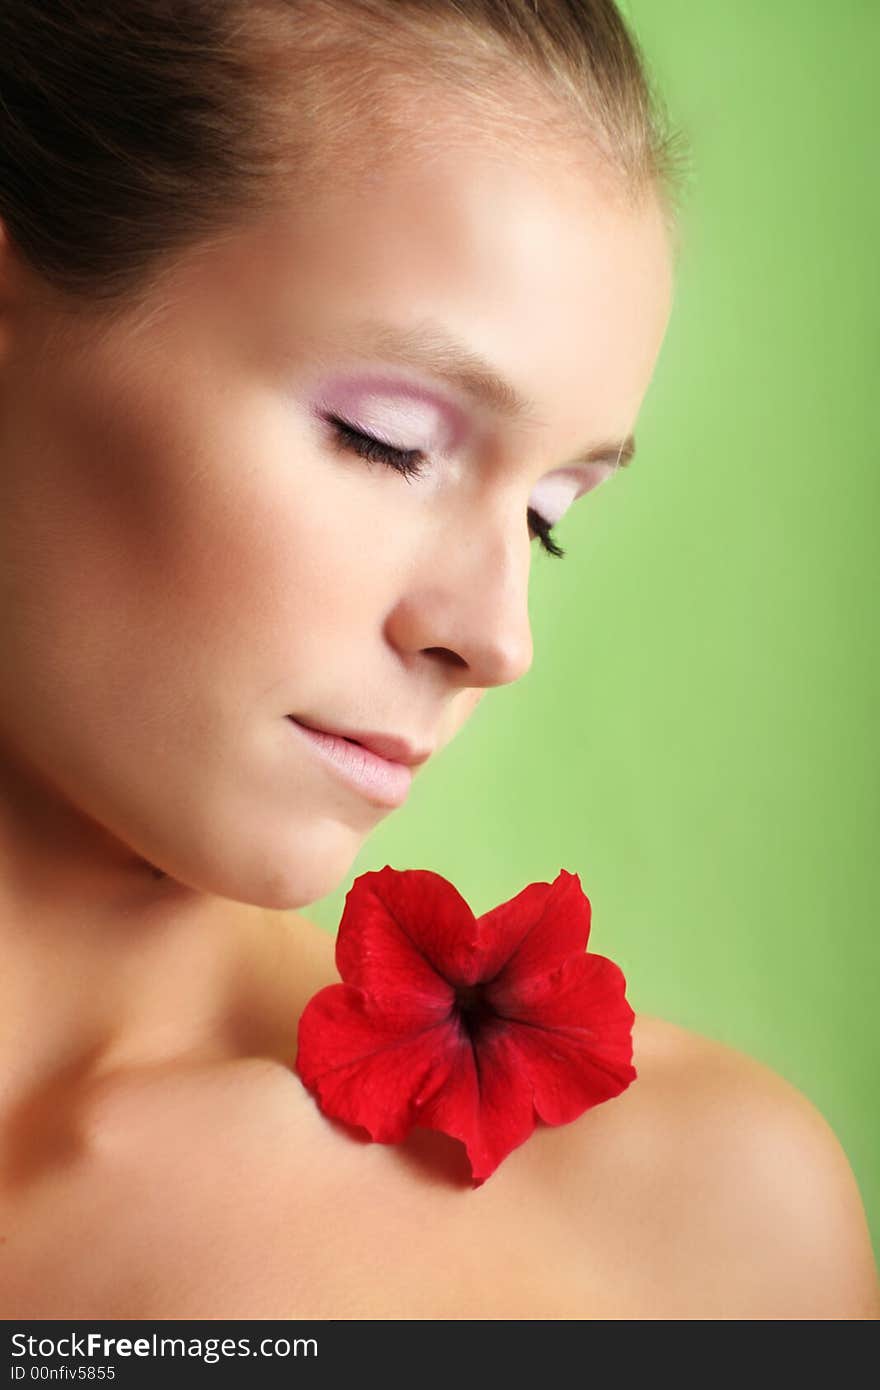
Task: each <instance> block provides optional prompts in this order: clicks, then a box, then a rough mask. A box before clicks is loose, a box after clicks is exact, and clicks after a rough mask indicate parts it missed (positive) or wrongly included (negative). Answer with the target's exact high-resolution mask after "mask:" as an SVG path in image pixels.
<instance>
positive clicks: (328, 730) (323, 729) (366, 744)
mask: <svg viewBox="0 0 880 1390" xmlns="http://www.w3.org/2000/svg"><path fill="white" fill-rule="evenodd" d="M287 717H288V719H292V720H293V721H294V723H296V724H299V725H300V726H301V727H302V728H305V729H311V730H312V731H313V732H315V733H319V734H327V735H329V736H330V737H332V738H338V739H342V740H343V742H345V743H350V744H353V745H354V746H355V747H356V748H365V749H366V750H367V751H368V752H369V753H374V754H375V755H376V757H378V758H382V759H383V760H384V761H385V762H390V763H403V764H404V765H405V766H406V767H419V766H420V765H421V764H422V763H424V762H427V760H428V758H430V756H431V753H432V752H433V749H432V748H418V747H416V745H415V744H413V743H411V742H410V741H409V740H408V739H405V738H400V737H399V736H398V735H397V734H383V733H373V732H367V731H366V730H364V729H339V728H334V727H333V726H332V725H327V724H316V723H313V722H312V721H311V720H310V719H303V718H301V717H300V716H299V715H296V714H289V715H288V716H287Z"/></svg>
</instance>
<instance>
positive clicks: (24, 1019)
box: [0, 775, 299, 1114]
mask: <svg viewBox="0 0 880 1390" xmlns="http://www.w3.org/2000/svg"><path fill="white" fill-rule="evenodd" d="M298 936H299V933H298V930H297V923H296V914H295V913H293V912H290V913H274V912H270V911H267V910H266V909H263V908H259V907H254V906H252V905H249V904H243V903H238V902H232V901H230V900H228V899H224V898H219V897H216V896H213V895H210V894H205V893H200V892H195V891H193V890H192V889H190V888H187V887H185V886H183V885H181V884H180V883H177V882H175V881H174V880H173V879H170V878H168V877H166V876H164V875H161V874H160V873H159V872H158V871H157V870H156V869H155V868H154V866H152V865H150V864H148V863H146V862H145V861H144V860H143V859H141V858H139V857H138V856H136V855H134V854H133V853H132V852H131V851H130V850H127V849H126V848H125V847H124V846H121V845H120V844H119V843H118V842H116V841H114V840H113V839H112V837H110V836H109V834H108V833H107V832H106V831H105V830H104V829H103V827H100V826H98V825H96V824H94V823H88V822H87V821H86V820H85V819H84V818H83V817H82V816H81V815H80V814H79V813H78V812H75V811H74V810H73V809H72V808H67V809H65V808H64V807H63V806H62V805H60V804H59V802H58V801H57V800H55V801H52V800H50V799H49V798H48V797H40V796H38V795H36V794H34V792H33V789H32V788H31V787H26V786H25V784H24V783H23V782H20V781H18V782H16V781H15V780H14V779H13V778H12V777H6V776H5V775H4V776H3V777H2V778H0V952H2V961H3V972H2V979H0V1108H2V1111H3V1112H4V1113H7V1114H8V1113H9V1112H11V1111H14V1110H15V1109H16V1108H17V1107H19V1106H21V1105H23V1104H24V1105H26V1104H27V1101H28V1098H29V1097H30V1098H33V1097H36V1096H38V1095H40V1094H41V1093H46V1092H47V1091H48V1090H50V1089H51V1088H52V1085H53V1082H57V1081H58V1080H59V1078H61V1077H62V1076H65V1075H67V1076H70V1075H76V1077H77V1078H78V1079H79V1080H80V1081H83V1082H88V1081H94V1080H97V1079H99V1078H100V1077H102V1076H104V1075H106V1074H108V1073H117V1072H126V1071H135V1070H137V1069H139V1068H142V1067H149V1066H154V1065H156V1064H157V1063H175V1062H179V1063H181V1064H182V1063H183V1062H185V1061H187V1060H193V1061H204V1060H221V1059H224V1060H225V1059H234V1058H236V1057H241V1056H250V1055H278V1050H279V1048H282V1049H283V1048H286V1049H287V1051H288V1052H290V1053H291V1054H292V1052H293V1050H294V1046H295V1032H296V1020H295V1018H293V1017H292V1016H291V1014H290V1011H289V1009H288V1010H287V1011H285V1010H284V1009H283V1007H281V1005H280V1000H281V990H282V987H283V988H287V989H288V993H289V982H290V980H291V978H294V979H295V978H296V970H297V966H296V951H297V945H298ZM282 956H283V958H284V969H283V970H279V965H280V962H281V958H282ZM279 982H281V983H279ZM276 1003H278V1005H279V1007H277V1008H276V1007H274V1005H275V1004H276ZM273 1010H274V1011H273ZM285 1026H286V1027H287V1033H288V1034H289V1035H290V1036H289V1038H288V1037H287V1035H286V1034H284V1033H283V1029H284V1027H285ZM279 1029H281V1032H280V1033H279V1031H278V1030H279Z"/></svg>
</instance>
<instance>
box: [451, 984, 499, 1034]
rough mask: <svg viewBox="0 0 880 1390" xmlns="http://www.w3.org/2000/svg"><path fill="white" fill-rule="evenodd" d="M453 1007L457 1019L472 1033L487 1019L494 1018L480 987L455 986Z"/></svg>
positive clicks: (493, 1013) (492, 1010) (493, 1012)
mask: <svg viewBox="0 0 880 1390" xmlns="http://www.w3.org/2000/svg"><path fill="white" fill-rule="evenodd" d="M455 1007H456V1011H457V1013H458V1016H459V1018H460V1019H461V1021H462V1023H463V1024H464V1026H465V1028H467V1030H468V1032H470V1033H473V1032H474V1031H475V1030H476V1029H478V1028H479V1027H480V1025H481V1024H482V1023H485V1022H486V1020H487V1019H490V1018H494V1017H495V1010H494V1009H493V1008H492V1006H491V1004H490V1003H489V1002H488V1000H487V999H486V996H485V992H484V987H483V986H482V985H479V984H478V985H456V987H455Z"/></svg>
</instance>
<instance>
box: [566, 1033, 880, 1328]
mask: <svg viewBox="0 0 880 1390" xmlns="http://www.w3.org/2000/svg"><path fill="white" fill-rule="evenodd" d="M633 1052H634V1064H635V1067H636V1070H637V1073H638V1077H637V1080H636V1081H635V1082H634V1083H633V1084H632V1085H631V1086H630V1087H629V1089H628V1090H627V1091H626V1092H625V1093H624V1094H623V1095H622V1096H620V1097H618V1098H617V1099H616V1100H615V1101H614V1102H612V1103H611V1105H610V1106H600V1107H597V1114H598V1112H599V1111H601V1110H607V1112H608V1120H609V1121H610V1120H611V1119H612V1115H613V1112H614V1111H615V1109H616V1110H617V1113H616V1116H614V1124H613V1125H611V1126H610V1127H611V1129H612V1130H613V1129H614V1128H619V1129H620V1130H621V1131H624V1130H626V1129H628V1130H629V1135H628V1139H629V1141H632V1140H633V1138H635V1137H637V1138H639V1139H641V1141H642V1145H643V1148H642V1152H644V1153H646V1154H648V1158H647V1161H646V1166H645V1169H644V1171H642V1170H641V1168H640V1166H639V1165H640V1160H639V1159H636V1160H634V1161H633V1172H632V1177H633V1186H632V1187H631V1188H630V1193H631V1194H632V1193H633V1192H646V1193H652V1194H653V1201H652V1205H651V1208H650V1212H648V1211H643V1212H642V1213H641V1216H642V1218H643V1225H644V1222H647V1225H646V1226H644V1229H647V1230H649V1231H651V1232H652V1239H653V1240H654V1242H655V1243H656V1242H666V1243H665V1245H663V1247H662V1248H663V1249H664V1252H665V1259H666V1261H667V1271H666V1274H667V1287H677V1288H678V1289H680V1291H681V1300H682V1309H681V1313H680V1315H681V1316H684V1317H690V1316H700V1313H699V1312H695V1311H693V1310H694V1309H696V1308H705V1309H706V1312H705V1316H714V1317H733V1318H773V1319H788V1318H797V1319H800V1318H811V1319H874V1318H877V1317H878V1316H880V1289H878V1282H877V1272H876V1268H875V1264H874V1258H873V1252H872V1249H871V1243H870V1237H869V1234H868V1228H867V1222H866V1220H865V1213H864V1207H863V1205H862V1201H861V1197H860V1194H859V1191H858V1187H857V1185H856V1181H855V1178H854V1175H853V1173H852V1169H851V1167H850V1164H849V1161H848V1159H847V1157H846V1154H845V1152H844V1150H843V1148H842V1146H841V1144H840V1142H839V1140H838V1139H837V1137H836V1135H835V1134H834V1132H833V1130H832V1129H831V1127H830V1125H829V1124H828V1122H827V1121H826V1120H825V1118H824V1116H823V1115H822V1114H821V1113H820V1111H819V1110H818V1109H817V1108H816V1107H815V1106H814V1105H813V1103H812V1102H811V1101H809V1100H808V1099H807V1097H806V1096H804V1095H803V1094H802V1092H800V1091H799V1090H797V1088H796V1087H794V1086H793V1085H791V1083H789V1082H788V1081H786V1080H785V1079H784V1078H783V1077H782V1076H780V1075H779V1074H777V1073H776V1072H774V1071H773V1070H771V1069H770V1068H769V1067H767V1066H765V1065H764V1064H763V1063H761V1062H759V1061H758V1060H757V1059H755V1058H753V1057H750V1056H748V1055H747V1054H746V1053H744V1052H741V1051H739V1050H737V1049H736V1048H733V1047H730V1046H728V1045H726V1044H724V1043H721V1042H718V1041H716V1040H714V1039H711V1038H707V1037H704V1036H702V1035H700V1034H698V1033H694V1032H691V1031H689V1030H688V1029H685V1028H681V1027H679V1026H677V1025H675V1024H672V1023H667V1022H665V1021H664V1020H662V1019H657V1018H652V1017H648V1016H645V1015H638V1016H637V1018H636V1023H635V1025H634V1028H633ZM589 1113H592V1112H589ZM616 1141H617V1144H618V1145H620V1144H621V1143H622V1142H623V1133H619V1134H618V1135H617V1136H616ZM617 1152H618V1154H619V1153H620V1148H619V1147H618V1149H617ZM636 1205H637V1206H638V1203H636ZM657 1248H660V1247H659V1246H657ZM676 1276H677V1279H676ZM670 1280H671V1282H669V1281H670ZM689 1301H690V1308H691V1311H687V1308H686V1307H685V1306H684V1305H685V1304H687V1303H688V1302H689ZM713 1310H714V1311H713ZM659 1315H660V1316H669V1315H671V1316H676V1315H677V1314H675V1313H672V1314H664V1313H660V1314H659Z"/></svg>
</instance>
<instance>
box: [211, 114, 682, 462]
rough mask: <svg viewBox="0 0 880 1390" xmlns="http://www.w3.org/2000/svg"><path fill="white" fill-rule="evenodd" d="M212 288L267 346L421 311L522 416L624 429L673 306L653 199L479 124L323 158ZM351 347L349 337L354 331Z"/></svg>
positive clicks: (406, 319)
mask: <svg viewBox="0 0 880 1390" xmlns="http://www.w3.org/2000/svg"><path fill="white" fill-rule="evenodd" d="M205 269H206V273H207V275H208V281H207V284H206V288H207V290H208V292H209V293H210V292H211V291H212V290H213V292H214V293H216V291H217V288H218V286H222V288H223V300H224V303H225V305H226V306H227V307H228V309H229V312H230V313H232V314H234V313H235V312H236V308H237V306H238V307H240V308H241V311H242V312H243V313H245V314H246V315H252V314H253V306H254V304H255V303H260V305H261V312H262V313H264V315H265V322H266V327H267V331H268V332H270V333H271V334H272V335H273V337H274V341H275V346H276V347H277V349H278V351H279V352H282V353H287V354H290V353H291V352H295V350H296V345H297V344H298V343H301V344H306V343H313V344H316V345H318V347H320V345H321V343H322V342H325V343H326V344H327V345H328V349H329V347H330V346H331V345H332V347H333V349H334V350H335V349H336V348H338V347H340V346H341V347H344V346H345V344H346V342H347V341H348V339H349V337H350V335H351V334H352V331H353V326H354V325H356V324H362V323H364V322H367V321H372V322H379V321H383V322H386V323H391V324H394V325H397V326H398V327H399V329H400V330H402V331H406V330H407V329H408V328H411V327H415V326H416V325H418V324H420V323H423V322H425V321H431V322H433V323H436V324H440V325H443V326H444V327H445V328H446V330H447V331H448V333H449V336H450V337H452V338H455V339H457V340H458V341H460V342H463V343H466V344H468V345H469V346H470V347H471V348H472V349H473V351H474V353H475V354H478V355H479V356H480V357H482V358H484V359H486V360H487V361H489V362H492V363H493V364H494V365H495V366H496V367H497V369H498V371H499V373H500V374H501V375H502V376H504V377H505V378H506V379H507V380H508V381H510V382H511V384H512V385H513V386H514V387H515V388H516V389H517V390H518V391H519V392H520V393H521V394H522V395H524V396H525V397H527V398H528V399H529V401H530V402H533V403H534V406H535V409H534V411H532V412H530V414H529V417H528V419H526V420H525V421H524V422H523V425H524V427H525V428H528V427H530V426H531V425H535V426H537V427H540V426H543V425H544V424H545V423H546V422H547V421H552V422H553V423H554V424H555V423H557V422H558V423H559V426H560V429H562V430H565V429H566V428H567V427H568V425H569V424H570V426H571V428H572V429H573V430H575V431H576V432H577V433H579V434H582V432H583V428H584V424H585V421H587V422H589V420H591V419H594V420H595V422H596V424H597V426H599V427H602V426H604V427H606V428H608V429H609V430H610V431H611V432H612V433H614V432H617V433H620V434H621V436H622V435H623V434H625V433H627V432H628V430H629V428H630V426H631V424H632V422H633V420H634V419H635V416H636V414H637V412H638V408H639V405H640V402H641V399H642V396H643V395H644V392H645V389H646V388H647V384H648V381H649V379H650V375H651V372H652V370H653V366H654V362H655V360H656V356H657V353H658V351H659V347H660V343H661V341H662V337H663V333H664V331H665V327H666V322H667V319H668V314H669V309H670V305H671V296H672V258H671V254H670V247H669V242H668V233H667V230H666V227H665V223H664V218H663V214H662V211H661V209H660V206H659V203H658V202H657V201H655V200H650V201H647V202H644V203H643V204H641V205H640V206H637V207H631V206H628V205H627V204H626V203H625V202H624V201H623V200H622V199H620V198H616V197H615V196H614V195H613V191H612V190H611V189H610V188H609V185H608V182H607V180H606V179H604V178H603V177H602V176H601V175H600V174H599V173H598V172H594V171H593V170H592V169H591V167H590V164H589V162H588V160H586V159H582V160H581V159H579V160H572V159H564V158H561V157H559V156H558V154H556V153H555V152H553V151H549V150H548V151H546V152H543V151H539V150H538V149H536V148H529V149H528V150H527V151H525V152H523V151H518V150H516V149H514V148H512V147H511V146H510V145H508V146H507V147H505V146H504V144H503V142H499V140H498V139H497V138H492V139H491V140H482V139H480V138H479V137H477V136H476V135H475V136H474V138H473V140H472V142H471V144H470V145H469V146H466V145H465V144H464V143H463V142H462V141H461V140H460V139H456V140H455V141H454V142H450V144H449V145H444V144H443V142H442V141H438V142H437V143H436V144H435V145H434V146H433V147H432V149H431V152H430V156H426V153H425V151H424V149H422V148H420V149H418V150H416V149H415V148H414V149H413V150H412V151H411V152H409V153H408V152H407V151H406V150H400V149H399V148H397V149H396V150H395V155H394V158H393V159H391V158H389V160H388V161H387V162H386V163H384V164H383V163H382V161H381V160H376V159H371V160H370V161H368V162H367V163H365V165H364V170H363V173H362V175H361V176H360V177H359V176H358V175H357V173H356V172H353V171H352V168H351V161H349V160H347V161H346V166H345V168H344V174H343V172H342V170H340V177H338V178H337V177H335V171H334V169H333V168H328V169H327V180H326V186H325V187H324V188H323V189H322V190H321V191H320V193H319V194H318V195H317V196H312V197H310V198H309V199H307V200H305V203H304V205H303V204H300V203H297V202H296V200H294V199H291V200H290V201H289V202H286V203H283V204H281V205H280V206H279V207H278V208H277V209H275V210H274V211H273V212H272V213H271V215H270V216H268V217H267V218H266V219H264V220H263V221H261V222H260V223H259V224H257V225H255V226H254V227H252V228H251V229H250V230H249V231H248V233H246V234H245V235H244V236H243V237H242V239H241V240H240V241H238V242H234V243H232V244H230V245H229V246H227V247H225V248H223V249H222V251H221V254H220V256H219V257H218V258H217V260H216V261H215V262H213V263H209V264H208V265H207V266H206V268H205ZM352 346H353V347H359V344H355V343H354V342H352Z"/></svg>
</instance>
